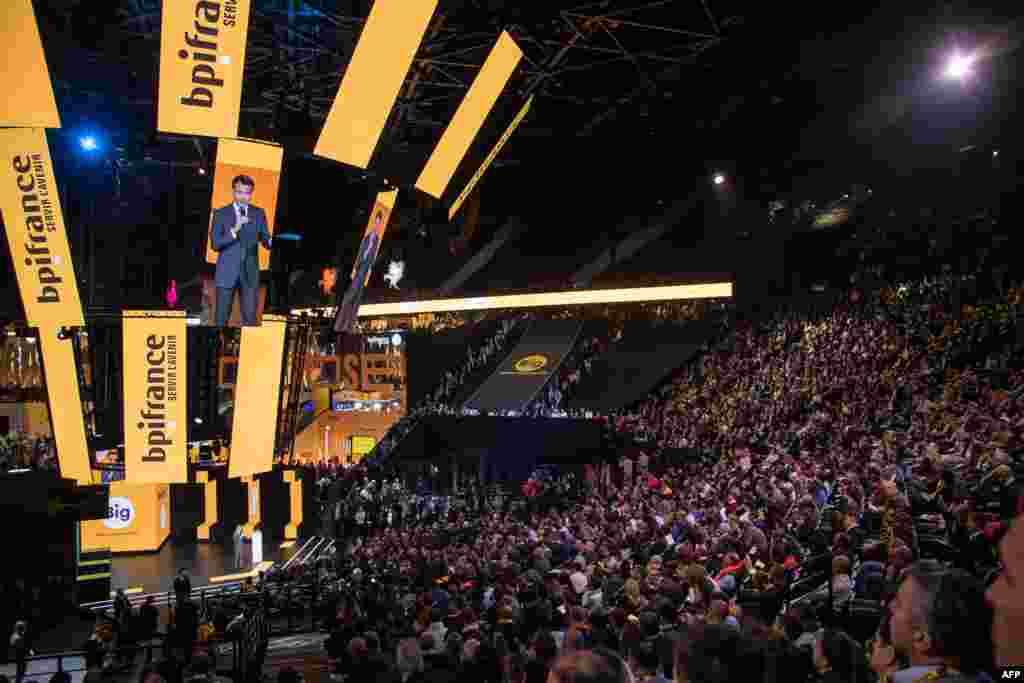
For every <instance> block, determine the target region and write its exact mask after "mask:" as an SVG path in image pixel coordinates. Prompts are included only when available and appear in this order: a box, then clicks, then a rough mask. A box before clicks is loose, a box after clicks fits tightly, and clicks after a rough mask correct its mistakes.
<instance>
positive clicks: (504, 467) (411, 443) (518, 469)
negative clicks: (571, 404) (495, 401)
mask: <svg viewBox="0 0 1024 683" xmlns="http://www.w3.org/2000/svg"><path fill="white" fill-rule="evenodd" d="M601 439H602V433H601V423H600V422H596V421H593V420H570V419H558V418H540V419H536V418H516V417H428V418H425V419H424V420H422V421H421V422H420V424H419V425H417V427H416V428H415V429H414V430H413V431H412V432H411V433H410V434H409V435H408V436H407V437H406V438H405V439H403V441H402V445H401V446H400V448H399V451H398V452H397V453H395V454H394V455H395V458H396V462H399V463H404V464H405V465H406V466H408V467H414V468H415V467H417V466H419V465H420V464H421V463H422V462H423V461H424V460H432V461H435V462H438V461H439V462H442V463H448V462H450V461H452V460H453V459H457V460H459V461H460V467H467V468H476V467H478V468H479V473H480V475H481V477H482V478H483V479H484V480H485V481H510V482H518V481H523V480H525V479H526V478H527V477H529V476H530V473H531V472H533V470H534V469H535V468H536V467H537V465H538V464H540V463H541V462H549V461H563V462H564V461H565V460H566V459H574V458H573V455H574V454H577V455H578V454H589V453H592V452H593V451H596V450H598V449H600V448H601Z"/></svg>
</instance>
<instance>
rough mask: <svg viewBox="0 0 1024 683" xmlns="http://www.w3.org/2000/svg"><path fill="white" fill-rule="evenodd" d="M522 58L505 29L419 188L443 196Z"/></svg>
mask: <svg viewBox="0 0 1024 683" xmlns="http://www.w3.org/2000/svg"><path fill="white" fill-rule="evenodd" d="M522 58H523V51H522V50H521V49H520V48H519V46H518V45H516V41H514V40H512V36H510V35H509V34H508V32H507V31H503V32H502V33H501V36H499V37H498V42H497V44H495V46H494V48H493V49H492V50H491V53H490V54H489V55H487V61H485V62H484V66H483V68H482V69H480V73H478V74H477V76H476V78H475V79H473V85H472V86H470V88H469V92H467V93H466V97H465V98H464V99H463V100H462V103H461V104H460V105H459V108H458V110H456V112H455V116H453V117H452V120H451V121H449V122H448V127H447V128H445V131H444V134H443V135H442V136H441V140H440V142H438V143H437V147H435V148H434V151H433V153H432V154H431V155H430V158H429V159H428V160H427V165H426V166H424V168H423V171H422V172H421V173H420V177H419V179H417V181H416V187H417V188H419V189H420V190H422V191H423V192H426V193H427V194H429V195H430V196H432V197H436V198H437V199H440V198H441V195H443V194H444V191H445V188H447V187H448V183H449V182H450V181H451V179H452V175H453V174H454V173H455V170H456V169H457V168H458V167H459V164H460V163H462V158H463V157H464V156H466V152H467V151H468V150H469V146H470V145H471V144H473V138H475V137H476V135H477V133H479V132H480V127H481V126H483V123H484V120H485V119H486V118H487V115H488V114H490V113H491V109H493V108H494V103H495V102H497V101H498V96H499V95H501V91H502V90H504V89H505V84H506V83H508V79H509V78H511V77H512V73H513V72H514V71H515V70H516V67H517V66H519V61H520V60H521V59H522Z"/></svg>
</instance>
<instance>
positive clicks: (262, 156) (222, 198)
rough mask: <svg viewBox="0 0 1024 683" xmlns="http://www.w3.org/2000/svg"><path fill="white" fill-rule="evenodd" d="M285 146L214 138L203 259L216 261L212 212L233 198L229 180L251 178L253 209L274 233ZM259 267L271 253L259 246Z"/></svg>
mask: <svg viewBox="0 0 1024 683" xmlns="http://www.w3.org/2000/svg"><path fill="white" fill-rule="evenodd" d="M283 158H284V148H283V147H281V146H280V145H277V144H274V143H272V142H261V141H259V140H225V139H221V140H218V141H217V170H216V171H215V172H214V174H213V196H212V197H211V199H210V206H211V207H213V210H212V211H211V212H210V229H209V230H207V236H206V261H207V263H217V252H216V251H214V249H213V239H212V235H211V233H210V231H211V230H213V219H214V214H215V213H216V212H217V211H218V210H224V209H227V208H229V207H230V206H231V204H232V202H233V201H234V195H233V191H234V190H233V187H232V185H231V183H232V181H233V180H234V179H235V178H237V177H238V176H248V177H249V178H252V180H253V182H254V183H256V186H255V187H254V188H253V193H252V204H251V208H252V209H253V210H257V211H262V213H263V214H264V216H265V217H266V222H267V231H268V232H269V233H270V236H271V237H273V236H274V215H275V214H276V213H277V189H278V186H279V185H280V182H281V161H282V159H283ZM259 255H260V270H267V269H269V268H270V252H269V251H267V250H266V249H263V248H262V247H260V248H259Z"/></svg>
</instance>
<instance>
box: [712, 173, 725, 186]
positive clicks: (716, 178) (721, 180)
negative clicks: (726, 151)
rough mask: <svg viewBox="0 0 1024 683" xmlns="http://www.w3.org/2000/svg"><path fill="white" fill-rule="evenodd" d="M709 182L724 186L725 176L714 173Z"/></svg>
mask: <svg viewBox="0 0 1024 683" xmlns="http://www.w3.org/2000/svg"><path fill="white" fill-rule="evenodd" d="M711 181H712V182H713V183H714V184H715V185H723V184H725V174H724V173H716V174H715V175H714V176H712V178H711Z"/></svg>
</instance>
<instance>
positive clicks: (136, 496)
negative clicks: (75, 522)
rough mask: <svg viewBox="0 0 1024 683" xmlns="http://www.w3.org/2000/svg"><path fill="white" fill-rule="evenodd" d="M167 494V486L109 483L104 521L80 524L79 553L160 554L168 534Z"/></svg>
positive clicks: (169, 519) (168, 494) (169, 503)
mask: <svg viewBox="0 0 1024 683" xmlns="http://www.w3.org/2000/svg"><path fill="white" fill-rule="evenodd" d="M170 491H171V487H170V486H168V485H167V484H129V483H128V482H124V481H115V482H112V483H111V484H110V505H109V508H108V510H109V511H108V514H107V518H106V519H94V520H89V521H87V522H82V551H83V552H89V551H93V550H106V549H110V551H111V552H115V553H142V552H152V551H154V550H159V549H160V546H161V545H163V542H164V541H166V540H167V537H168V536H169V535H170V533H171V495H170Z"/></svg>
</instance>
